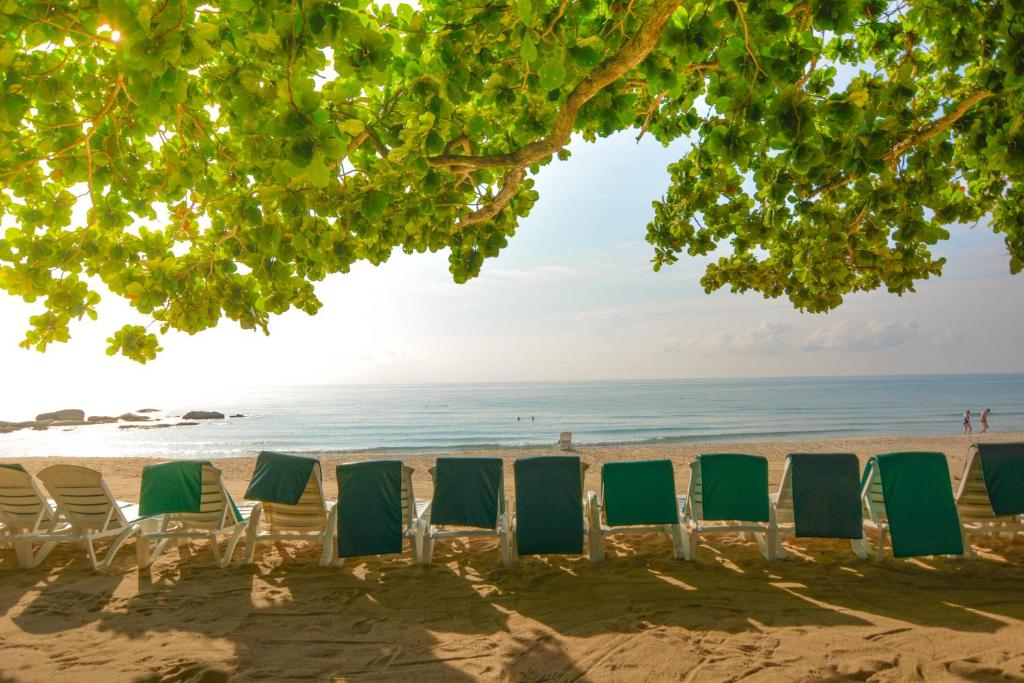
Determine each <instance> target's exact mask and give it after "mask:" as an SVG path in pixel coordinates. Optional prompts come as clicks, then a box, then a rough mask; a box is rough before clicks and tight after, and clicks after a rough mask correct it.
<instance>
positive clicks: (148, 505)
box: [139, 460, 242, 521]
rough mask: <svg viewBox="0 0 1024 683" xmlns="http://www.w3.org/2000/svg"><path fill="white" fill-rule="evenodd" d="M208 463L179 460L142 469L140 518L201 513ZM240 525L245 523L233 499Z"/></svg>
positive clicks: (229, 502) (232, 508)
mask: <svg viewBox="0 0 1024 683" xmlns="http://www.w3.org/2000/svg"><path fill="white" fill-rule="evenodd" d="M204 465H210V466H212V463H210V462H209V461H207V460H175V461H172V462H163V463H160V464H158V465H146V466H145V467H143V468H142V491H141V492H140V493H139V516H140V517H149V516H151V515H168V514H174V513H176V512H201V511H202V503H203V466H204ZM227 502H228V504H229V505H230V506H231V511H232V513H233V514H234V517H235V520H236V521H241V519H242V514H241V513H240V512H239V511H238V507H237V506H236V505H235V501H234V500H232V499H231V496H230V495H229V496H228V497H227Z"/></svg>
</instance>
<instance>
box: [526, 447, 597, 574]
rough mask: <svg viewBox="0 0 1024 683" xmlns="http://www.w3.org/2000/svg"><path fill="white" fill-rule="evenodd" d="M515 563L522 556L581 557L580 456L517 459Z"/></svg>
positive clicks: (581, 483)
mask: <svg viewBox="0 0 1024 683" xmlns="http://www.w3.org/2000/svg"><path fill="white" fill-rule="evenodd" d="M512 470H513V472H514V474H515V483H516V497H515V501H516V509H515V518H514V520H513V526H512V538H513V543H512V548H513V553H512V561H513V562H516V561H517V560H518V558H519V556H520V555H545V554H564V555H582V554H583V537H584V534H585V528H584V520H583V506H584V501H583V474H584V472H585V471H586V465H584V464H582V463H581V462H580V458H579V456H577V455H541V456H535V457H529V458H518V459H516V461H515V464H513V466H512Z"/></svg>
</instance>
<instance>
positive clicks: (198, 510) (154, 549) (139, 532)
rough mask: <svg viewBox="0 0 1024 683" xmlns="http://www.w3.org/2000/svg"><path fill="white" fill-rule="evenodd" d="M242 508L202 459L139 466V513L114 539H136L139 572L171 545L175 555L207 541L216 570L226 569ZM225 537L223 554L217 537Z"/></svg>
mask: <svg viewBox="0 0 1024 683" xmlns="http://www.w3.org/2000/svg"><path fill="white" fill-rule="evenodd" d="M247 512H248V507H247V506H243V508H242V510H239V508H238V506H236V505H235V502H234V501H233V500H232V499H231V494H229V493H228V491H227V489H226V488H225V487H224V481H223V478H222V477H221V471H220V470H219V469H217V468H216V467H214V466H213V465H212V464H211V463H209V462H205V461H175V462H165V463H160V464H159V465H147V466H145V467H144V468H142V492H141V494H140V496H139V514H140V515H142V519H140V520H139V521H138V522H136V523H134V524H131V525H130V526H129V528H128V529H127V530H126V531H125V532H124V533H122V535H121V536H120V537H119V538H118V541H115V548H113V549H112V550H111V553H110V555H111V556H112V555H113V553H114V552H116V548H118V547H120V544H121V543H123V542H124V541H125V540H127V539H128V538H130V537H131V536H132V535H136V536H137V539H136V552H137V554H138V560H139V569H147V568H149V567H150V566H151V565H152V564H153V562H154V561H155V560H156V558H158V557H159V556H160V554H161V553H163V552H164V550H165V549H166V548H167V544H168V543H169V542H170V541H175V542H176V543H177V546H178V553H179V555H182V556H184V555H186V554H187V553H188V543H189V541H191V540H193V539H202V540H207V541H209V542H210V547H211V549H212V551H213V559H214V562H216V564H217V566H218V567H222V568H223V567H226V566H227V565H228V563H229V562H231V558H232V556H233V555H234V552H235V547H236V546H237V545H238V542H239V540H241V538H242V535H243V534H244V533H245V530H246V527H247V526H248V522H249V520H248V518H247V516H246V514H244V513H247ZM222 537H224V538H226V543H225V546H224V549H223V551H222V550H221V547H220V539H221V538H222Z"/></svg>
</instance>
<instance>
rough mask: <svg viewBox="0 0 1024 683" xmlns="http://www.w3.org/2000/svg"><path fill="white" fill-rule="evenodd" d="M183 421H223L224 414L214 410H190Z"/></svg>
mask: <svg viewBox="0 0 1024 683" xmlns="http://www.w3.org/2000/svg"><path fill="white" fill-rule="evenodd" d="M181 419H183V420H223V419H224V413H218V412H216V411H214V410H190V411H189V412H187V413H185V414H184V415H182V416H181Z"/></svg>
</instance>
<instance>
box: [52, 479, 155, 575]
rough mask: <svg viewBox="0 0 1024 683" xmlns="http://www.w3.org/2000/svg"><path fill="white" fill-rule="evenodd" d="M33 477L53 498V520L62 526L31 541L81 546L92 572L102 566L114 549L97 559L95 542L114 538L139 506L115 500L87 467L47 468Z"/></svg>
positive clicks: (130, 520)
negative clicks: (87, 554) (54, 503)
mask: <svg viewBox="0 0 1024 683" xmlns="http://www.w3.org/2000/svg"><path fill="white" fill-rule="evenodd" d="M37 476H38V477H39V480H40V481H41V482H43V485H44V486H45V487H46V490H47V491H49V492H50V495H51V496H53V499H54V501H55V502H56V504H57V507H56V514H57V518H58V519H59V520H60V521H61V523H62V525H63V527H62V528H61V529H58V530H55V531H53V532H51V533H49V534H41V535H37V536H36V538H35V539H34V540H39V541H44V542H47V543H69V542H70V543H77V544H82V545H84V546H85V549H86V551H87V552H88V553H89V562H90V563H91V564H92V568H93V569H102V568H104V567H106V566H107V564H108V563H109V560H110V558H112V557H113V554H114V553H116V552H117V548H115V547H114V546H113V545H111V546H110V548H109V549H108V550H107V554H106V556H105V557H104V558H103V559H100V558H98V557H97V555H96V547H95V542H96V541H100V540H108V539H109V540H111V541H114V540H115V539H116V538H118V537H119V536H120V535H121V534H122V533H123V532H124V531H125V530H126V529H128V528H129V525H130V523H131V522H133V521H136V520H137V519H138V517H139V514H138V513H139V507H138V506H137V505H132V504H131V503H125V502H122V501H118V500H116V499H115V498H114V496H113V494H112V493H111V492H110V489H109V488H108V487H107V483H106V482H105V481H104V480H103V475H102V474H100V473H99V472H97V471H96V470H92V469H89V468H88V467H80V466H78V465H50V466H49V467H47V468H45V469H44V470H42V471H41V472H39V474H38V475H37ZM121 542H122V543H123V542H124V541H123V540H122V541H121Z"/></svg>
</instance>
